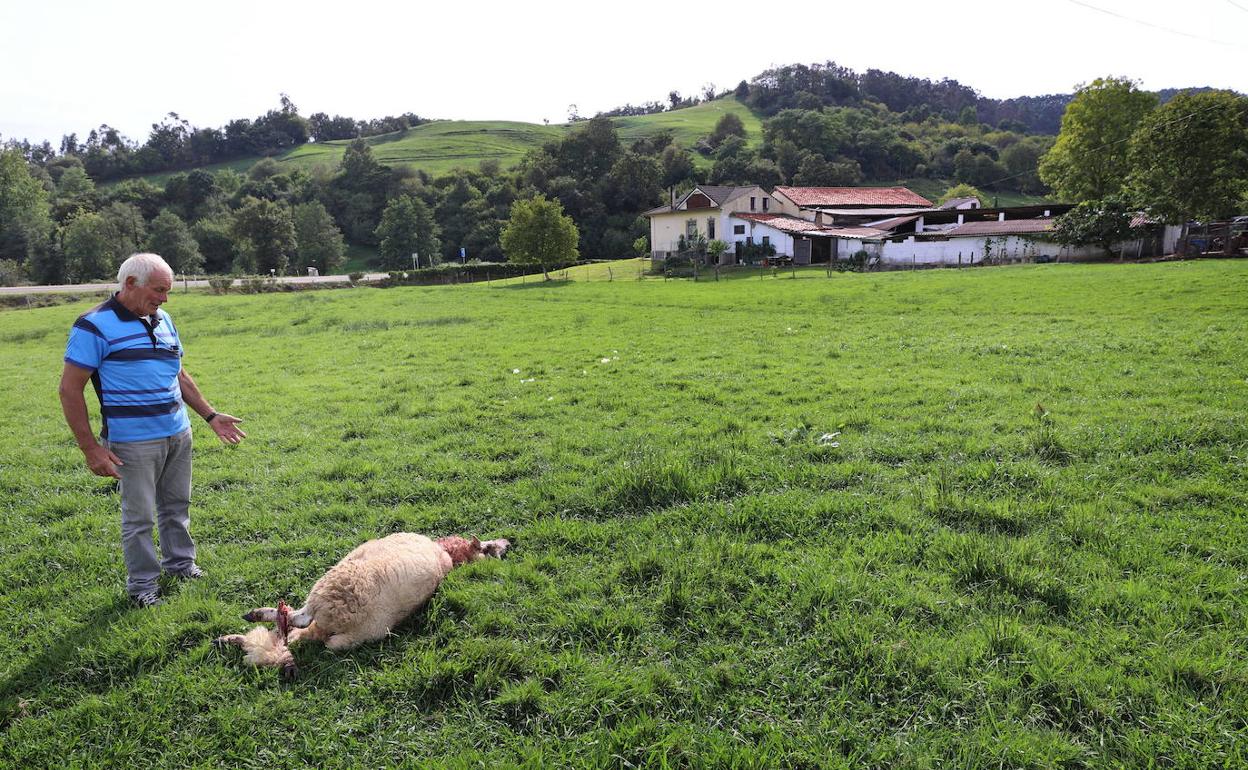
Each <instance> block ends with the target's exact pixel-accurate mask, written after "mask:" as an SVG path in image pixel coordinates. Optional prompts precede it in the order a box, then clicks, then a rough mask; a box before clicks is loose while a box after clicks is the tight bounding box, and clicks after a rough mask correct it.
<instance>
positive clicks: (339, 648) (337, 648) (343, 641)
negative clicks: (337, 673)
mask: <svg viewBox="0 0 1248 770" xmlns="http://www.w3.org/2000/svg"><path fill="white" fill-rule="evenodd" d="M362 641H364V640H363V639H357V638H356V637H354V636H352V635H351V634H334V635H333V636H330V637H329V638H328V639H326V640H325V646H326V647H327V648H328V649H331V650H333V651H334V652H344V651H346V650H350V649H352V648H353V647H358V646H359V644H360V642H362Z"/></svg>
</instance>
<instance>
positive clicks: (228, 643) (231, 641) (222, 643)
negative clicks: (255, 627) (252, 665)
mask: <svg viewBox="0 0 1248 770" xmlns="http://www.w3.org/2000/svg"><path fill="white" fill-rule="evenodd" d="M246 639H247V637H245V636H243V635H242V634H226V635H225V636H218V637H217V638H216V639H213V640H212V643H213V644H215V645H217V646H218V647H242V646H243V643H244V641H245V640H246Z"/></svg>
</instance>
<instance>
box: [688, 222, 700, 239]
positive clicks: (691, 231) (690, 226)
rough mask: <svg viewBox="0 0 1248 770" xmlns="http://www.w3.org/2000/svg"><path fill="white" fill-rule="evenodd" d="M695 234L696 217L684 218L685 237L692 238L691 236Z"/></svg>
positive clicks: (696, 230)
mask: <svg viewBox="0 0 1248 770" xmlns="http://www.w3.org/2000/svg"><path fill="white" fill-rule="evenodd" d="M697 234H698V220H696V219H687V220H685V237H686V238H692V237H693V236H695V235H697Z"/></svg>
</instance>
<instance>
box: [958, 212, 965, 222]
mask: <svg viewBox="0 0 1248 770" xmlns="http://www.w3.org/2000/svg"><path fill="white" fill-rule="evenodd" d="M963 216H965V214H958V224H962V217H963Z"/></svg>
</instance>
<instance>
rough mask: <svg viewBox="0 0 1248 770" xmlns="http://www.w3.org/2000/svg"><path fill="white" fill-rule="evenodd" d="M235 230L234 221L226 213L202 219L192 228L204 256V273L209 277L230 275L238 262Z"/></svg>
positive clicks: (200, 251)
mask: <svg viewBox="0 0 1248 770" xmlns="http://www.w3.org/2000/svg"><path fill="white" fill-rule="evenodd" d="M233 229H234V219H233V217H232V216H230V215H229V214H225V213H223V214H219V215H217V216H215V217H208V218H206V219H201V220H199V221H198V222H196V223H195V224H194V226H193V227H192V228H191V234H192V235H194V236H195V242H196V243H197V244H199V253H200V254H203V256H204V272H206V273H208V274H209V275H221V274H223V273H228V272H230V271H231V270H232V269H233V268H234V264H235V262H237V261H238V257H239V254H238V245H237V241H235V239H234V234H233Z"/></svg>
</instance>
